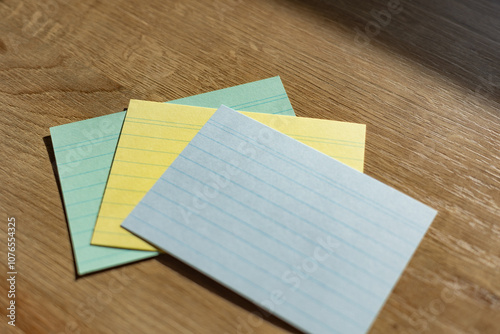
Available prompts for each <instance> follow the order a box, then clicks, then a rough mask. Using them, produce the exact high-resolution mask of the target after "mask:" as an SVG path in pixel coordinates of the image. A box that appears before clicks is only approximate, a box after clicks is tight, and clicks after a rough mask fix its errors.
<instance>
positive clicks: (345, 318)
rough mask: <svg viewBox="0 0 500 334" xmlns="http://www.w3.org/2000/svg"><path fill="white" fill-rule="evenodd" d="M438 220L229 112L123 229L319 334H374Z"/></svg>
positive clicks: (222, 112)
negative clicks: (372, 328)
mask: <svg viewBox="0 0 500 334" xmlns="http://www.w3.org/2000/svg"><path fill="white" fill-rule="evenodd" d="M435 215H436V211H435V210H433V209H431V208H429V207H427V206H425V205H423V204H422V203H420V202H418V201H416V200H414V199H412V198H410V197H408V196H406V195H404V194H402V193H400V192H398V191H396V190H395V189H393V188H391V187H388V186H386V185H384V184H382V183H380V182H379V181H377V180H375V179H373V178H371V177H369V176H367V175H364V174H362V173H359V172H358V171H356V170H354V169H352V168H350V167H348V166H346V165H344V164H342V163H340V162H338V161H336V160H334V159H332V158H330V157H328V156H326V155H325V154H323V153H320V152H319V151H316V150H314V149H311V148H310V147H308V146H306V145H304V144H302V143H300V142H298V141H296V140H294V139H292V138H290V137H288V136H286V135H284V134H282V133H279V132H277V131H275V130H273V129H271V128H269V127H267V126H265V125H263V124H261V123H259V122H256V121H254V120H252V119H250V118H249V117H247V116H245V115H242V114H240V113H238V112H235V111H233V110H231V109H229V108H227V107H221V108H219V110H218V111H217V112H216V113H215V114H214V115H213V116H212V117H211V118H210V120H209V121H208V122H207V123H206V125H205V126H204V127H203V128H202V129H201V130H200V131H199V133H198V134H197V135H196V136H195V137H194V139H193V140H192V141H191V142H190V143H189V145H187V147H186V148H185V149H184V151H183V152H182V153H181V154H180V155H179V157H178V158H177V159H176V160H175V161H174V162H173V163H172V165H171V166H170V168H169V169H168V170H167V171H166V172H165V173H164V174H163V175H162V177H161V178H160V179H159V180H158V181H157V182H156V183H155V185H154V186H153V187H152V189H151V190H150V191H149V192H148V193H147V195H146V196H145V197H144V198H143V199H142V201H141V202H140V203H139V204H138V205H137V206H136V208H135V209H134V210H133V211H132V212H131V214H130V215H129V216H128V217H127V218H126V219H125V221H124V223H123V224H122V226H123V227H125V228H127V229H128V230H130V231H132V232H133V233H135V234H137V235H138V236H140V237H142V238H144V239H145V240H147V241H149V242H151V243H152V244H154V245H156V246H158V247H159V248H161V249H163V250H164V251H166V252H168V253H170V254H172V255H174V256H176V257H177V258H179V259H182V260H183V261H185V262H186V263H188V264H190V265H191V266H193V267H195V268H197V269H198V270H200V271H201V272H203V273H205V274H206V275H208V276H210V277H212V278H213V279H215V280H217V281H219V282H220V283H222V284H224V285H226V286H228V287H229V288H231V289H233V290H235V291H237V292H239V293H240V294H242V295H243V296H245V297H247V298H248V299H250V300H252V301H253V302H255V303H256V304H258V305H260V306H262V307H263V308H264V309H266V310H269V311H271V312H273V313H274V314H276V315H277V316H279V317H281V318H283V319H285V320H287V321H289V322H290V323H292V324H293V325H295V326H297V327H298V328H300V329H302V330H304V331H306V332H310V333H349V334H353V333H365V332H366V331H367V330H368V329H369V327H370V325H371V323H372V322H373V320H374V319H375V317H376V315H377V313H378V312H379V310H380V308H381V307H382V305H383V304H384V302H385V300H386V298H387V297H388V295H389V294H390V292H391V290H392V288H393V287H394V284H395V283H396V282H397V280H398V278H399V276H400V275H401V273H402V271H403V270H404V268H405V266H406V265H407V263H408V261H409V260H410V258H411V256H412V254H413V253H414V251H415V249H416V248H417V246H418V244H419V242H420V241H421V239H422V238H423V236H424V234H425V233H426V231H427V229H428V227H429V225H430V224H431V222H432V220H433V218H434V217H435Z"/></svg>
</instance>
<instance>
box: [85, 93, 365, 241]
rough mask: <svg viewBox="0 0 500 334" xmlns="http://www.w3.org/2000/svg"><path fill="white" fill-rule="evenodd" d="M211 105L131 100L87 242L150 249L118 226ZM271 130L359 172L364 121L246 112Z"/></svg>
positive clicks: (205, 117)
mask: <svg viewBox="0 0 500 334" xmlns="http://www.w3.org/2000/svg"><path fill="white" fill-rule="evenodd" d="M215 110H216V109H207V108H200V107H191V106H182V105H174V104H164V103H158V102H148V101H139V100H131V101H130V105H129V108H128V111H127V116H126V117H125V122H124V124H123V129H122V133H121V136H120V140H119V142H118V147H117V149H116V155H115V158H114V161H113V166H112V168H111V172H110V175H109V179H108V183H107V186H106V190H105V192H104V197H103V201H102V204H101V208H100V211H99V215H98V217H97V223H96V226H95V231H94V236H93V238H92V244H94V245H102V246H111V247H121V248H129V249H138V250H155V248H154V247H153V246H151V245H150V244H148V243H147V242H145V241H144V240H142V239H140V238H137V237H136V236H134V235H133V234H132V233H130V232H128V231H127V230H125V229H123V228H122V227H120V224H121V223H122V222H123V219H125V217H127V215H128V214H129V213H130V212H131V211H132V209H133V208H134V207H135V205H137V203H139V201H140V200H141V199H142V197H143V196H144V195H145V194H146V193H147V191H148V190H149V189H150V188H151V187H152V186H153V184H154V183H155V182H156V180H158V178H159V177H160V176H161V175H162V174H163V172H164V171H165V170H166V169H167V168H168V166H170V164H171V163H172V162H173V161H174V160H175V159H176V158H177V156H178V155H179V154H180V153H181V152H182V150H183V149H184V148H185V147H186V145H187V144H188V143H189V141H190V140H191V139H193V137H194V136H195V135H196V133H197V132H198V131H199V130H200V129H201V127H202V126H203V125H204V124H205V123H206V122H207V121H208V119H209V118H210V117H211V116H212V115H213V113H214V112H215ZM245 114H246V115H247V116H249V117H252V118H254V119H256V120H258V121H260V122H262V123H264V124H266V125H268V126H271V127H272V128H274V129H276V130H279V131H282V132H284V133H286V134H288V135H290V136H292V137H294V138H296V139H297V140H299V141H302V142H303V143H305V144H307V145H309V146H311V147H314V148H316V149H318V150H319V151H322V152H323V153H325V154H327V155H330V156H331V157H334V158H336V159H339V160H340V161H342V162H344V163H345V164H347V165H349V166H351V167H353V168H356V169H358V170H359V171H362V170H363V160H364V151H365V130H366V127H365V125H363V124H355V123H347V122H335V121H329V120H321V119H312V118H305V117H304V118H303V117H292V116H281V115H272V114H263V113H262V114H257V113H251V112H248V113H245Z"/></svg>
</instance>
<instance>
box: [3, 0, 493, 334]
mask: <svg viewBox="0 0 500 334" xmlns="http://www.w3.org/2000/svg"><path fill="white" fill-rule="evenodd" d="M397 2H398V1H396V0H391V1H362V0H354V1H328V0H323V1H321V0H312V1H305V0H303V1H302V0H253V1H250V0H213V1H195V0H182V1H181V0H178V1H160V0H148V1H137V0H130V1H124V0H114V1H98V0H83V1H75V0H48V1H45V2H43V3H42V2H38V1H33V0H26V1H24V2H20V1H12V0H3V1H0V17H1V18H2V20H1V21H0V111H1V113H0V121H1V124H2V126H1V127H0V135H1V138H2V144H3V145H2V149H1V151H0V152H1V156H0V159H1V168H0V176H1V180H2V186H1V190H0V200H1V210H2V216H1V217H2V218H1V219H2V221H3V222H2V223H1V224H0V226H1V227H0V229H1V231H2V249H1V254H2V255H1V258H2V259H3V260H2V267H1V268H2V272H3V273H2V274H1V275H0V276H1V277H2V279H1V280H0V282H1V283H0V287H1V291H0V292H1V297H0V300H1V301H2V303H1V310H2V311H1V318H2V320H1V324H0V328H2V329H3V330H5V331H6V332H8V333H10V332H14V333H259V334H263V333H285V332H297V330H295V329H294V328H292V327H290V326H289V325H287V324H286V323H284V322H282V321H280V320H278V319H276V318H274V317H267V316H264V319H261V318H258V317H256V316H255V315H254V313H255V312H260V310H259V309H258V308H256V307H255V306H254V305H253V304H251V303H249V302H248V301H246V300H245V299H243V298H241V297H239V296H238V295H236V294H234V293H232V292H231V291H229V290H227V289H225V288H223V287H222V286H220V285H218V284H217V283H215V282H213V281H211V280H210V279H208V278H206V277H204V276H203V275H201V274H200V273H198V272H196V271H195V270H193V269H191V268H189V267H188V266H186V265H184V264H183V263H181V262H179V261H177V260H175V259H173V258H171V257H169V256H167V255H165V256H162V257H159V258H157V259H151V260H147V261H143V262H140V263H136V264H132V265H128V266H124V267H121V268H117V269H114V270H108V271H104V272H101V273H96V274H93V275H89V276H86V277H80V278H76V277H75V271H74V265H73V257H72V252H71V247H70V242H69V237H68V230H67V226H66V221H65V217H64V211H63V208H62V204H61V198H60V195H59V191H58V187H57V182H56V179H55V177H54V173H53V172H52V164H53V159H51V156H50V152H51V149H50V141H49V140H48V138H46V137H47V136H48V135H49V127H51V126H55V125H59V124H64V123H68V122H73V121H78V120H83V119H87V118H90V117H94V116H99V115H105V114H108V113H111V112H117V111H120V110H122V109H123V108H124V107H126V106H127V104H128V100H129V99H131V98H139V99H149V100H155V101H166V100H170V99H176V98H180V97H184V96H189V95H193V94H198V93H202V92H206V91H210V90H214V89H220V88H224V87H228V86H232V85H235V84H241V83H245V82H249V81H254V80H258V79H263V78H266V77H270V76H274V75H280V76H281V78H282V81H283V82H284V85H285V87H286V89H287V91H288V93H289V96H290V99H291V101H292V104H293V106H294V108H295V110H296V113H297V114H298V115H299V116H309V117H319V118H326V119H335V120H341V121H352V122H358V123H366V124H367V130H368V134H367V152H366V167H365V172H366V173H367V174H368V175H371V176H373V177H375V178H377V179H379V180H381V181H383V182H385V183H387V184H389V185H391V186H393V187H395V188H396V189H399V190H401V191H403V192H405V193H407V194H409V195H410V196H413V197H415V198H416V199H418V200H420V201H422V202H424V203H426V204H428V205H430V206H432V207H434V208H436V209H437V210H439V214H438V216H437V218H436V219H435V221H434V223H433V224H432V226H431V228H430V230H429V232H428V233H427V235H426V237H425V238H424V240H423V242H422V243H421V245H420V247H419V248H418V250H417V251H416V253H415V256H414V257H413V259H412V260H411V262H410V264H409V266H408V268H407V269H406V270H405V272H404V274H403V276H402V277H401V279H400V281H399V282H398V284H397V285H396V287H395V289H394V291H393V293H392V294H391V296H390V297H389V299H388V300H387V303H386V305H385V306H384V308H383V309H382V311H381V313H380V314H379V316H378V318H377V320H376V321H375V323H374V324H373V327H372V329H371V333H383V334H387V333H408V334H419V333H461V334H479V333H481V334H482V333H500V243H499V240H500V153H499V147H500V105H499V103H500V89H499V88H500V67H499V66H498V64H499V63H500V52H499V51H500V19H499V17H500V3H499V2H498V1H494V0H477V1H465V0H454V1H452V0H443V1H438V2H436V1H430V0H412V1H409V0H400V1H399V3H400V6H401V8H402V10H401V11H400V12H398V13H397V14H391V16H390V18H388V17H387V16H386V17H385V19H380V17H379V20H382V21H381V22H382V23H383V24H382V23H381V24H379V27H380V28H379V29H377V28H376V26H375V25H374V23H376V22H377V20H376V19H375V16H377V13H380V11H381V10H386V11H388V10H389V8H390V6H391V4H394V3H397ZM374 13H375V14H374ZM374 15H375V16H374ZM367 27H368V31H370V32H371V37H370V38H369V40H367V39H363V38H361V37H360V36H362V35H360V31H364V32H365V33H366V30H365V28H367ZM370 29H371V30H370ZM44 138H45V140H44ZM46 143H47V145H46ZM11 216H14V217H15V218H16V221H17V223H18V224H17V237H18V244H17V256H18V257H17V266H18V271H19V275H18V282H17V288H18V291H17V292H18V293H17V303H18V309H17V315H18V318H17V326H16V329H15V330H13V329H12V328H11V327H10V326H7V324H6V317H5V312H6V309H5V307H6V303H5V301H6V299H7V298H6V290H7V284H6V280H5V279H4V278H3V277H4V275H5V274H4V273H6V271H7V270H6V266H5V265H4V264H3V263H5V261H6V260H5V259H6V247H5V241H6V231H7V217H11Z"/></svg>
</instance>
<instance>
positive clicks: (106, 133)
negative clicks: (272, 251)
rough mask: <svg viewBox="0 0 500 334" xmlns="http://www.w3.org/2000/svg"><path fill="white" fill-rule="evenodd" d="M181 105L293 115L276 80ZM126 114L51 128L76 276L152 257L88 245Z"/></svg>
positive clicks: (255, 83) (222, 92) (203, 95)
mask: <svg viewBox="0 0 500 334" xmlns="http://www.w3.org/2000/svg"><path fill="white" fill-rule="evenodd" d="M178 101H182V103H183V104H190V105H198V106H207V107H214V108H216V107H218V106H219V105H220V104H221V103H229V104H231V105H232V106H243V107H245V108H247V110H251V111H263V110H265V111H268V112H269V111H270V112H274V113H276V114H286V115H294V113H293V110H292V108H291V105H290V102H289V100H288V98H287V96H286V92H285V89H284V87H283V84H282V83H281V80H280V78H279V77H274V78H269V79H265V80H261V81H256V82H252V83H248V84H244V85H240V86H236V87H230V88H226V89H222V90H218V91H214V92H209V93H205V94H200V95H196V96H191V97H187V98H183V99H180V100H176V101H172V102H175V103H176V102H178ZM124 117H125V113H124V112H120V113H116V114H112V115H106V116H102V117H97V118H92V119H89V120H84V121H80V122H75V123H70V124H64V125H60V126H56V127H52V128H50V133H51V139H52V143H53V146H54V153H55V156H56V163H57V168H58V172H59V180H60V183H61V188H62V193H63V198H64V206H65V209H66V215H67V220H68V226H69V232H70V237H71V241H72V246H73V253H74V256H75V263H76V269H77V272H78V274H79V275H84V274H88V273H91V272H95V271H98V270H102V269H106V268H110V267H115V266H118V265H122V264H125V263H130V262H133V261H137V260H141V259H144V258H148V257H152V256H154V255H156V254H157V253H156V252H142V251H128V250H123V249H113V248H107V247H99V246H93V245H90V240H91V237H92V234H93V229H94V226H95V222H96V218H97V214H98V211H99V206H100V204H101V201H102V196H103V193H104V189H105V186H106V181H107V178H108V175H109V170H110V168H111V163H112V161H113V155H114V153H115V149H116V145H117V142H118V137H119V135H120V130H121V127H122V125H123V120H124Z"/></svg>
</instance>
